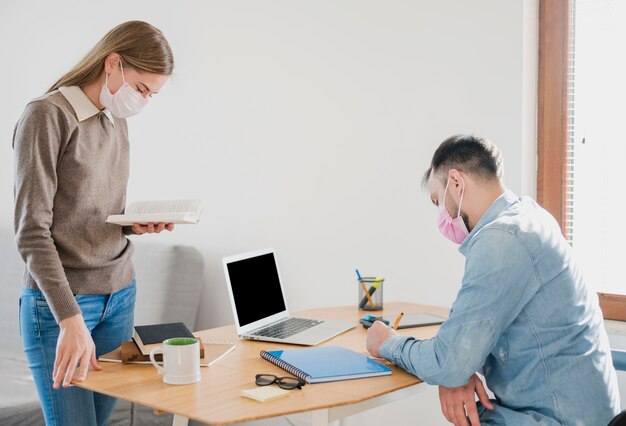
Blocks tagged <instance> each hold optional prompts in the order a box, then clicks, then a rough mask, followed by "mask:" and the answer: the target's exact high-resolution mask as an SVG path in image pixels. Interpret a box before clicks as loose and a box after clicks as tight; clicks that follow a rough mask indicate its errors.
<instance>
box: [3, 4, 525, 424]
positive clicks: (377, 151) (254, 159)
mask: <svg viewBox="0 0 626 426" xmlns="http://www.w3.org/2000/svg"><path fill="white" fill-rule="evenodd" d="M536 16H537V15H536V1H535V0H533V1H523V0H509V1H501V0H477V1H473V2H467V1H464V0H454V1H453V0H446V1H441V0H440V1H436V2H435V1H426V0H423V1H396V2H383V1H363V0H358V1H357V0H351V1H331V0H325V1H316V2H304V1H287V0H284V1H280V0H266V1H263V2H260V1H253V0H247V1H199V0H197V1H186V2H176V3H173V2H164V1H145V0H144V1H134V2H126V1H118V0H115V1H109V2H105V3H97V4H96V3H92V2H89V3H87V2H79V1H69V0H63V1H55V2H44V1H41V2H33V1H20V2H3V3H1V4H0V57H1V58H2V63H3V66H2V67H1V68H0V77H1V80H0V81H2V82H4V85H3V88H2V90H3V96H2V97H3V100H2V103H0V134H2V135H4V137H3V140H4V143H2V144H0V200H1V201H0V226H2V227H11V226H12V197H13V192H12V168H13V165H12V150H11V136H12V131H13V126H14V123H15V121H16V120H17V118H18V117H19V115H20V113H21V111H22V109H23V107H24V105H25V104H26V102H27V101H28V100H29V99H31V98H33V97H35V96H38V95H40V94H41V93H43V92H44V91H45V90H46V89H47V87H48V86H49V85H50V84H51V83H52V82H53V81H54V80H55V79H56V78H58V77H59V76H60V75H61V74H62V73H63V72H64V71H66V70H68V69H69V67H70V66H72V65H73V64H74V63H76V62H77V61H78V60H79V59H80V57H81V56H82V55H83V54H84V53H85V52H86V51H87V49H89V48H90V47H91V46H92V45H93V44H94V43H95V42H96V41H97V40H98V39H99V38H100V37H101V36H102V35H103V34H104V33H105V32H106V31H107V30H108V29H110V28H111V27H113V26H114V25H116V24H118V23H120V22H122V21H125V20H128V19H143V20H146V21H149V22H151V23H153V24H154V25H156V26H157V27H159V28H161V29H162V30H163V32H164V33H165V34H166V36H167V37H168V39H169V40H170V43H171V45H172V48H173V50H174V54H175V57H176V61H177V66H176V70H175V74H174V76H173V78H172V79H171V82H170V83H168V85H166V86H165V88H164V89H163V90H162V92H161V93H160V94H159V95H157V96H156V97H155V98H154V99H153V100H152V101H151V102H150V105H149V106H148V107H147V108H146V109H145V112H143V113H142V114H140V115H139V116H137V117H134V118H131V119H130V120H129V127H130V137H131V145H132V158H131V179H130V183H129V191H128V199H129V201H132V200H140V199H153V198H186V197H204V198H206V199H207V200H208V209H207V210H206V212H205V213H204V217H203V221H202V223H201V224H200V225H198V226H186V227H185V226H180V227H179V228H178V229H177V230H176V231H175V232H174V233H172V234H170V235H163V234H162V235H158V236H143V237H140V238H150V239H153V240H155V241H156V240H160V241H162V242H164V243H174V242H176V243H185V244H190V245H194V246H196V247H198V248H199V249H200V250H201V251H202V252H203V253H204V255H205V258H206V263H207V274H208V278H209V280H210V284H209V286H208V288H207V289H206V291H205V293H204V295H203V308H202V309H203V311H202V313H201V315H200V317H199V320H200V325H201V326H202V327H209V326H216V325H222V324H226V323H229V322H231V316H230V315H231V314H230V308H229V304H228V300H227V295H226V292H225V289H224V279H223V273H222V270H221V263H220V258H221V257H222V256H224V255H228V254H232V253H237V252H241V251H247V250H252V249H257V248H262V247H266V246H273V247H275V248H276V249H277V250H278V256H279V257H278V259H279V263H280V267H281V272H282V275H283V280H284V281H285V283H286V286H287V294H288V302H289V305H290V308H291V309H292V310H295V311H297V310H301V309H306V308H312V307H318V306H331V305H344V304H352V303H355V302H356V300H355V299H356V284H355V276H354V268H355V267H359V268H360V270H361V271H362V273H363V274H368V275H370V274H371V275H382V276H384V277H386V282H385V285H386V288H385V299H386V300H400V299H404V300H408V301H413V302H419V303H427V304H436V305H446V306H449V305H450V304H451V303H452V301H453V299H454V295H455V293H456V290H457V287H458V284H459V280H460V277H461V274H462V268H463V258H462V257H461V256H460V254H458V253H457V251H456V248H455V247H454V246H453V245H452V244H450V243H448V242H447V241H445V240H444V239H443V238H442V237H440V235H439V234H438V231H437V229H436V209H435V208H434V207H433V206H432V205H430V201H429V199H428V197H427V196H426V195H425V194H424V193H423V192H422V190H421V188H420V178H421V175H422V173H423V171H424V170H425V169H426V168H427V167H428V164H429V161H430V159H431V156H432V153H433V151H434V149H435V148H436V147H437V145H438V144H439V143H440V142H441V141H442V140H443V139H444V138H446V137H447V136H450V135H452V134H455V133H460V132H468V133H470V132H473V133H476V134H480V135H483V136H486V137H488V138H490V139H492V140H493V141H495V142H496V143H497V144H498V145H499V146H500V148H501V149H502V151H503V154H504V158H505V169H506V181H507V184H508V186H509V187H510V188H511V189H513V190H514V191H517V192H521V193H524V194H530V195H533V194H534V182H535V104H536V99H535V93H536V52H537V51H536V31H537V22H536ZM16 285H18V283H16ZM431 397H432V401H431V402H428V403H426V404H425V405H424V407H425V408H428V406H430V410H431V411H433V410H434V411H433V412H434V413H438V411H439V410H438V403H437V402H436V401H434V399H435V397H436V395H435V394H434V393H433V394H431ZM433 401H434V402H433ZM433 404H434V405H433ZM413 405H414V404H413ZM433 415H434V416H435V417H434V418H435V419H438V420H433V421H432V422H431V423H430V424H435V423H436V422H437V421H441V417H440V416H438V415H435V414H433ZM366 423H367V422H366V421H365V420H364V419H361V420H360V421H359V424H366ZM398 424H400V423H398Z"/></svg>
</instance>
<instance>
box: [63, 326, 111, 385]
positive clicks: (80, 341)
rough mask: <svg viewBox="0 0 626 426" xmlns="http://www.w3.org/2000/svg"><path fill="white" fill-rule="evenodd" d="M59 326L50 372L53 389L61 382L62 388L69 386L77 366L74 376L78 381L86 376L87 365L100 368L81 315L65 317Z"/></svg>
mask: <svg viewBox="0 0 626 426" xmlns="http://www.w3.org/2000/svg"><path fill="white" fill-rule="evenodd" d="M59 327H60V328H61V332H60V333H59V339H58V340H57V353H56V358H55V360H54V370H53V372H52V380H54V384H53V386H52V387H53V388H54V389H59V387H60V386H61V383H63V387H64V388H66V387H68V386H70V383H72V379H73V378H74V373H75V372H76V369H77V368H79V371H78V375H77V377H76V380H78V381H83V380H85V379H86V378H87V371H88V370H89V365H91V366H92V367H93V369H94V370H101V367H100V366H99V365H98V361H96V345H95V344H94V342H93V339H92V338H91V333H89V330H88V329H87V326H86V325H85V321H84V320H83V316H82V315H74V316H73V317H69V318H65V319H64V320H63V321H61V322H60V323H59ZM79 364H80V366H79Z"/></svg>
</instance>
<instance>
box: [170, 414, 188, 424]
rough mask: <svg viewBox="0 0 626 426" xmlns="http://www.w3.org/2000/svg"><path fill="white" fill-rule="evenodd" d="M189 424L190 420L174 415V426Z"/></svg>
mask: <svg viewBox="0 0 626 426" xmlns="http://www.w3.org/2000/svg"><path fill="white" fill-rule="evenodd" d="M188 424H189V419H188V418H187V417H183V416H179V415H178V414H174V421H173V422H172V426H187V425H188Z"/></svg>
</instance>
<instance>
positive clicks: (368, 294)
mask: <svg viewBox="0 0 626 426" xmlns="http://www.w3.org/2000/svg"><path fill="white" fill-rule="evenodd" d="M359 284H361V288H362V289H363V291H364V292H365V297H367V300H369V302H370V305H372V309H374V308H375V307H376V305H375V304H374V301H373V300H372V298H371V297H370V293H369V291H367V288H366V287H365V284H364V283H363V281H359Z"/></svg>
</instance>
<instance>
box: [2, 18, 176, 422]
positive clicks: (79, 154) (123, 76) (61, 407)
mask: <svg viewBox="0 0 626 426" xmlns="http://www.w3.org/2000/svg"><path fill="white" fill-rule="evenodd" d="M173 67H174V59H173V56H172V51H171V49H170V46H169V44H168V42H167V40H166V39H165V37H164V36H163V34H162V33H161V32H160V31H159V30H158V29H156V28H154V27H153V26H152V25H150V24H147V23H145V22H140V21H131V22H126V23H124V24H121V25H119V26H118V27H116V28H114V29H113V30H111V31H110V32H109V33H108V34H106V35H105V36H104V37H103V38H102V40H100V41H99V42H98V44H96V46H95V47H94V48H93V49H92V50H91V51H90V52H89V53H88V54H87V56H85V57H84V58H83V59H82V60H81V61H80V63H79V64H78V65H76V66H75V67H74V68H73V69H72V70H71V71H70V72H68V73H67V74H66V75H64V76H63V77H61V78H60V79H59V80H58V81H57V82H56V83H55V84H54V85H53V86H52V87H51V88H50V90H49V91H48V93H46V94H45V95H44V96H42V97H40V98H37V99H35V100H33V101H31V102H30V103H29V104H28V105H27V106H26V108H25V110H24V113H23V114H22V116H21V118H20V119H19V121H18V123H17V126H16V128H15V133H14V136H13V147H14V150H15V233H16V241H17V245H18V249H19V252H20V254H21V256H22V258H23V259H24V262H25V263H26V269H25V272H24V289H23V291H22V296H21V297H20V330H21V334H22V340H23V344H24V351H25V353H26V358H27V359H28V363H29V366H30V368H31V370H32V372H33V376H34V379H35V384H36V386H37V391H38V393H39V398H40V400H41V405H42V408H43V412H44V416H45V419H46V424H49V425H63V426H67V425H74V424H76V425H78V424H80V425H103V424H106V423H107V420H108V418H109V416H110V415H111V412H112V411H113V407H114V405H115V399H114V398H111V397H107V396H105V395H102V394H97V393H92V392H90V391H87V390H84V389H80V388H78V387H73V386H71V385H70V383H71V381H72V380H78V381H81V380H84V379H85V378H86V376H87V371H88V369H89V367H90V366H91V367H92V368H94V369H96V370H99V369H100V367H99V366H98V363H97V361H96V359H97V357H98V356H100V355H101V354H103V353H107V352H110V351H112V350H114V349H116V348H117V347H119V346H120V343H121V342H122V341H126V340H129V339H130V338H131V337H132V329H133V309H134V303H135V271H134V269H133V265H132V262H131V256H132V252H133V246H132V244H131V242H130V241H129V240H128V239H127V238H126V235H127V234H131V233H135V234H143V233H152V232H161V231H162V230H163V229H168V230H169V231H172V230H173V229H174V227H173V225H172V224H164V223H159V224H156V225H155V224H148V225H146V226H142V225H139V224H134V225H133V226H132V228H131V227H124V228H121V227H119V226H117V225H111V224H107V223H106V222H105V220H106V217H107V216H108V215H110V214H119V213H123V211H124V207H125V203H126V186H127V181H128V163H129V145H128V133H127V126H126V120H125V119H126V118H127V117H130V116H132V115H134V114H137V113H138V112H139V111H140V110H141V108H142V107H143V106H144V105H145V104H146V103H147V102H148V99H149V98H150V97H151V96H152V95H153V94H155V93H157V92H158V91H159V90H160V89H161V87H162V86H163V85H164V84H165V82H166V81H167V79H168V78H169V76H170V75H171V73H172V69H173Z"/></svg>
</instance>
